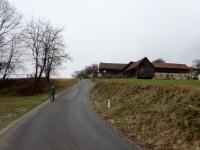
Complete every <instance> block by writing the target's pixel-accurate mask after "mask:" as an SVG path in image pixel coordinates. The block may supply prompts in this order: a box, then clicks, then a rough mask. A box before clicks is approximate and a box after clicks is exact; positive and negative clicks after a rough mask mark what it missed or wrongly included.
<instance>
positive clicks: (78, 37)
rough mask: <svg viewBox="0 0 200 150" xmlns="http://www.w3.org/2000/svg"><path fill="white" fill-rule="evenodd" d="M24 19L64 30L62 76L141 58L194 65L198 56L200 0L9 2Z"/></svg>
mask: <svg viewBox="0 0 200 150" xmlns="http://www.w3.org/2000/svg"><path fill="white" fill-rule="evenodd" d="M10 1H11V3H13V4H14V5H15V6H16V7H17V9H18V10H19V11H20V12H21V13H22V14H23V15H24V17H25V18H26V19H28V18H31V17H42V18H46V19H49V20H50V21H51V22H52V23H53V24H55V25H61V26H65V27H66V28H65V29H66V30H65V39H66V44H67V45H68V49H67V51H69V53H70V54H71V56H72V57H73V59H74V61H73V62H72V63H67V64H65V66H66V67H65V69H63V70H61V76H63V77H64V76H68V77H69V76H70V75H71V74H72V73H73V71H74V70H79V69H82V68H83V67H84V66H85V65H89V64H91V63H98V62H99V61H105V62H129V61H130V60H133V61H136V60H138V59H140V58H142V57H144V56H147V57H149V58H150V59H151V60H153V59H156V58H158V57H162V58H164V59H165V60H166V61H167V62H177V63H186V64H188V65H191V64H192V60H194V59H197V58H199V57H200V50H199V49H200V44H199V41H200V9H199V7H200V1H199V0H167V1H161V0H151V1H149V0H84V1H83V0H56V1H53V0H51V1H50V0H10Z"/></svg>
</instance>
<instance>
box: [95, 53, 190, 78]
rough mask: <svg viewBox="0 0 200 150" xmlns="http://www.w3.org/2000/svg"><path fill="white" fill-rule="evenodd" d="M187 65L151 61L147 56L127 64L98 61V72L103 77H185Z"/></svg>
mask: <svg viewBox="0 0 200 150" xmlns="http://www.w3.org/2000/svg"><path fill="white" fill-rule="evenodd" d="M189 70H190V69H189V67H188V66H187V65H185V64H175V63H152V62H151V61H149V59H148V58H147V57H144V58H143V59H140V60H139V61H136V62H132V61H131V62H129V63H127V64H117V63H100V64H99V74H100V75H101V77H103V78H116V77H124V78H126V77H137V78H138V79H152V78H154V77H155V78H158V79H165V78H170V79H187V78H188V74H189Z"/></svg>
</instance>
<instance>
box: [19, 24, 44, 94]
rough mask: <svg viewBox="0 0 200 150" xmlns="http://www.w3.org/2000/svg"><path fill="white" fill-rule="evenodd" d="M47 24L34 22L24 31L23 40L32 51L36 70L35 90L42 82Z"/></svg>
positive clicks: (27, 25)
mask: <svg viewBox="0 0 200 150" xmlns="http://www.w3.org/2000/svg"><path fill="white" fill-rule="evenodd" d="M45 28H46V25H45V22H44V21H42V20H32V21H30V22H28V23H27V24H26V27H25V29H24V30H23V34H22V39H23V42H24V43H25V47H26V48H27V49H28V50H30V51H31V54H32V59H33V64H34V69H35V73H34V74H35V75H34V78H35V85H34V90H36V89H37V85H38V83H39V81H40V78H41V76H40V74H42V73H41V72H42V71H41V70H42V66H43V64H42V63H43V54H44V53H43V39H44V34H45Z"/></svg>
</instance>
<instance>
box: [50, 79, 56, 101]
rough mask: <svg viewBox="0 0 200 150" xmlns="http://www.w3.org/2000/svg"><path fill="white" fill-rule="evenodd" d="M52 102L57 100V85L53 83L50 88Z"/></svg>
mask: <svg viewBox="0 0 200 150" xmlns="http://www.w3.org/2000/svg"><path fill="white" fill-rule="evenodd" d="M49 92H50V98H51V102H53V101H55V94H56V85H55V84H54V83H53V84H51V86H50V88H49Z"/></svg>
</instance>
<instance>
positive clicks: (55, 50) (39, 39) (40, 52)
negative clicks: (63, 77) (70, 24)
mask: <svg viewBox="0 0 200 150" xmlns="http://www.w3.org/2000/svg"><path fill="white" fill-rule="evenodd" d="M62 32H63V29H62V28H55V27H53V26H52V25H51V24H50V23H49V22H48V21H44V20H32V21H30V22H29V23H27V25H26V27H25V29H24V31H23V41H24V43H25V46H26V48H27V49H29V50H31V53H32V58H33V63H34V68H35V88H34V89H35V90H36V88H37V85H38V84H39V82H40V80H41V78H42V76H43V75H45V76H46V78H47V80H49V78H50V75H51V73H52V72H53V71H56V69H57V68H58V67H59V66H60V65H62V63H63V61H64V60H69V59H70V57H69V55H67V54H66V52H65V44H64V41H63V37H62Z"/></svg>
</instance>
